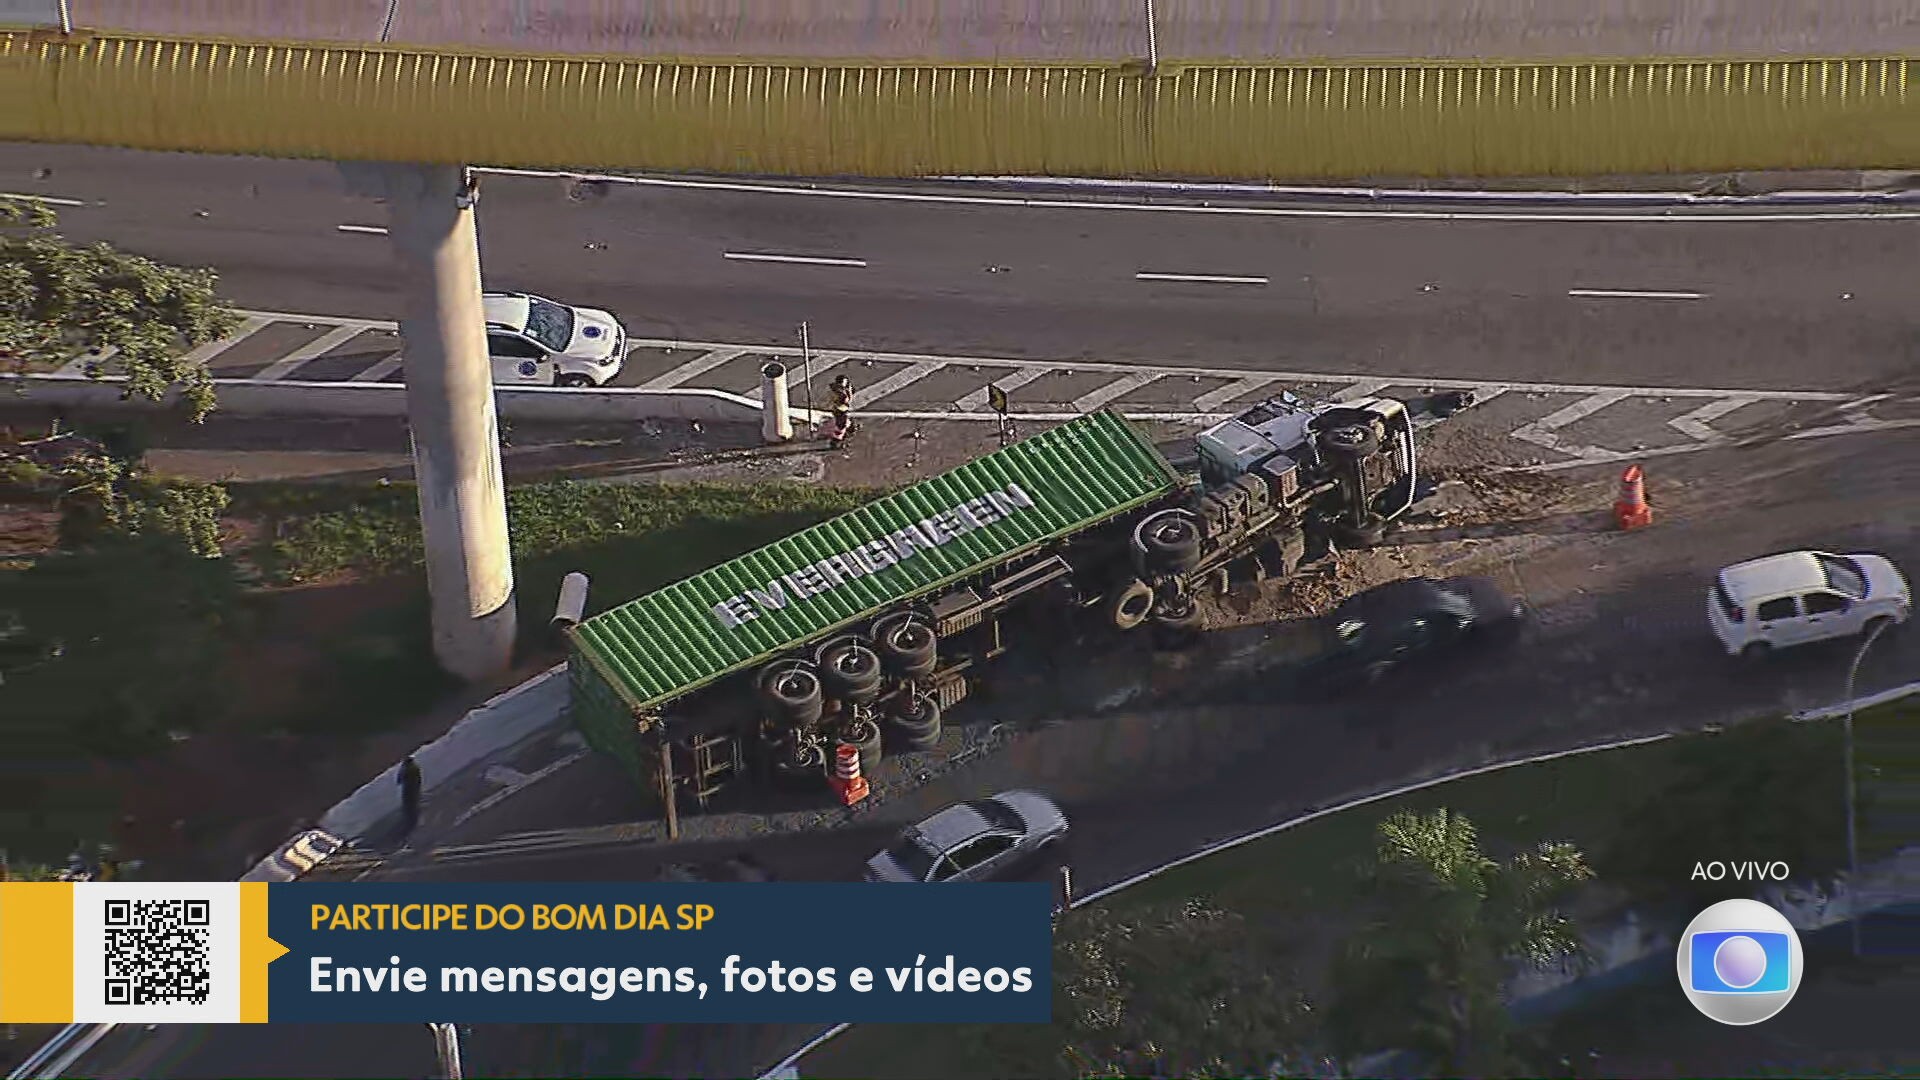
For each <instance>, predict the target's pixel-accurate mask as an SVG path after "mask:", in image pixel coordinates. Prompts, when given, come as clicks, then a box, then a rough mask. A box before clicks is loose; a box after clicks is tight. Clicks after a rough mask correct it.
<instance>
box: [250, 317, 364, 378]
mask: <svg viewBox="0 0 1920 1080" xmlns="http://www.w3.org/2000/svg"><path fill="white" fill-rule="evenodd" d="M361 333H362V330H361V328H360V327H358V326H336V327H334V328H333V329H332V330H329V331H327V332H326V333H324V334H322V335H320V336H319V337H317V338H315V339H314V340H312V341H309V342H307V343H306V344H305V345H302V346H300V347H299V348H297V349H295V350H293V351H292V352H290V353H288V354H287V355H285V356H283V357H281V358H280V359H278V360H275V361H274V362H273V363H271V364H268V365H267V366H266V367H264V368H262V369H261V370H260V374H258V375H255V376H254V378H256V379H265V380H267V381H272V380H274V379H284V378H286V377H287V376H288V375H289V374H291V373H292V371H293V369H294V368H297V367H299V366H300V365H302V364H304V363H306V362H307V361H309V360H313V359H316V358H318V357H321V356H325V355H326V354H327V353H330V352H332V351H333V350H335V349H337V348H339V347H340V346H342V345H345V344H346V343H347V342H349V341H352V340H353V339H354V338H357V337H359V336H360V334H361Z"/></svg>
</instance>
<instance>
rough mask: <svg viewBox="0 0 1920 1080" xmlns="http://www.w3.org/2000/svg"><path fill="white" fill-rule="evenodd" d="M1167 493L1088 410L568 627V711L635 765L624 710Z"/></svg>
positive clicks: (1176, 480) (1130, 442)
mask: <svg viewBox="0 0 1920 1080" xmlns="http://www.w3.org/2000/svg"><path fill="white" fill-rule="evenodd" d="M1179 484H1180V477H1179V475H1178V474H1177V473H1176V472H1175V471H1174V470H1173V468H1172V467H1171V466H1169V465H1168V464H1167V462H1166V459H1165V458H1163V457H1161V455H1160V453H1159V452H1158V451H1157V450H1155V449H1154V447H1153V444H1152V443H1150V442H1148V441H1147V439H1146V437H1145V436H1144V435H1143V434H1142V433H1141V432H1140V431H1139V430H1137V429H1136V428H1134V427H1133V425H1132V424H1130V423H1128V422H1127V421H1126V420H1125V419H1124V418H1123V417H1121V416H1120V415H1119V414H1117V413H1111V412H1099V413H1091V414H1088V415H1086V416H1082V417H1079V418H1078V419H1075V420H1071V421H1068V422H1067V423H1065V424H1061V425H1060V426H1058V427H1055V428H1052V429H1050V430H1047V431H1043V432H1041V433H1039V434H1037V435H1033V436H1031V437H1029V438H1026V439H1023V440H1021V441H1020V442H1017V443H1015V444H1013V445H1012V446H1009V447H1006V448H1005V449H1002V450H997V451H995V452H993V453H990V454H988V455H986V456H985V457H982V458H978V459H976V460H974V461H970V462H968V463H966V464H965V465H962V466H960V467H959V468H957V469H954V470H953V471H952V472H949V473H945V474H942V475H940V476H936V477H933V478H931V479H928V480H922V481H920V482H919V483H917V484H914V485H913V486H911V487H908V488H905V489H903V490H901V491H897V492H895V493H893V494H891V495H888V496H886V497H884V498H881V499H877V500H875V501H874V502H871V503H868V504H867V505H866V506H863V507H861V508H859V509H857V510H853V511H850V512H848V513H846V514H842V515H840V516H839V517H836V518H833V519H832V520H830V521H824V522H821V523H820V524H818V525H815V526H812V527H811V528H808V529H804V530H802V531H800V532H797V533H795V534H793V535H792V536H788V537H784V538H782V539H780V540H777V541H775V542H774V543H771V544H768V545H767V546H766V547H763V548H761V549H759V550H758V551H753V552H749V553H748V554H745V555H742V556H740V557H738V558H736V559H733V560H731V561H729V562H725V563H722V564H720V565H719V566H715V567H713V568H712V569H709V570H705V571H702V572H701V573H699V574H696V575H694V576H693V577H690V578H686V579H685V580H682V581H679V582H676V583H674V584H672V585H669V586H667V587H666V588H664V589H661V590H659V591H658V592H654V593H649V594H648V595H646V596H642V597H639V598H638V599H635V600H630V601H628V602H627V603H625V604H622V605H620V606H619V607H616V608H613V609H611V610H608V611H605V612H603V613H601V614H599V615H596V616H594V617H593V618H591V619H587V620H586V621H584V622H582V623H580V624H579V625H578V626H576V627H574V628H573V630H572V632H571V634H570V637H571V640H572V648H571V654H570V657H569V665H570V667H571V677H572V685H573V710H574V717H575V723H576V724H578V725H579V726H580V728H581V730H582V732H583V733H584V734H585V735H586V737H587V739H588V741H589V742H590V743H591V744H593V745H594V746H595V747H596V748H598V749H600V750H602V751H605V752H607V753H610V754H612V755H614V756H615V757H617V758H620V759H621V760H622V761H624V762H625V763H626V764H628V766H629V767H634V766H636V765H637V761H636V760H635V750H634V747H633V744H632V740H631V738H630V735H631V733H632V731H633V725H632V716H633V714H634V712H635V711H636V710H641V709H652V708H655V707H657V706H659V705H661V704H663V703H665V702H668V701H671V700H672V699H674V698H677V697H680V696H682V695H684V694H687V693H689V692H691V691H694V690H697V689H699V688H701V687H703V686H706V685H708V684H710V683H712V682H714V681H715V680H717V679H720V678H722V677H724V676H726V675H729V674H731V673H733V672H736V671H739V670H741V669H743V668H748V667H751V666H753V665H755V664H756V663H758V662H760V661H761V660H762V659H764V658H766V657H768V656H769V655H771V654H777V653H780V652H782V651H784V650H787V649H790V648H793V647H795V646H798V645H801V644H804V643H805V642H808V641H812V640H815V639H817V638H820V637H822V636H824V635H826V634H828V633H829V632H832V631H834V630H837V629H839V628H841V627H846V626H851V625H854V624H857V623H859V622H861V621H862V620H864V619H867V618H869V617H871V616H872V615H874V614H875V613H876V612H879V611H881V610H883V609H885V608H887V607H889V606H891V605H893V604H897V603H899V602H900V601H902V600H907V599H910V598H913V597H917V596H921V595H923V594H926V593H929V592H932V591H934V590H937V589H939V588H941V587H942V586H944V585H947V584H949V583H951V582H955V581H959V580H963V579H965V578H968V577H971V576H972V575H974V574H977V573H979V572H981V571H982V570H985V569H987V568H988V567H991V566H994V565H996V564H998V563H1001V562H1003V561H1005V560H1007V559H1009V558H1012V557H1014V556H1016V555H1019V554H1021V553H1023V552H1027V551H1030V550H1032V549H1034V548H1036V547H1039V546H1040V545H1043V544H1046V543H1049V542H1051V541H1054V540H1058V539H1060V538H1062V537H1066V536H1070V535H1072V534H1074V533H1076V532H1079V531H1081V530H1082V529H1085V528H1087V527H1088V526H1090V525H1093V524H1096V523H1098V522H1101V521H1104V520H1107V519H1109V518H1112V517H1114V516H1116V515H1119V514H1123V513H1125V512H1127V511H1129V510H1132V509H1134V508H1136V507H1139V506H1142V505H1145V504H1147V503H1150V502H1153V501H1155V500H1157V499H1160V498H1161V497H1163V496H1165V495H1166V494H1167V493H1169V492H1170V491H1172V490H1174V489H1175V488H1176V487H1178V486H1179Z"/></svg>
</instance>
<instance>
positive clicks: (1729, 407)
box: [1667, 397, 1754, 442]
mask: <svg viewBox="0 0 1920 1080" xmlns="http://www.w3.org/2000/svg"><path fill="white" fill-rule="evenodd" d="M1753 401H1754V399H1753V398H1750V397H1737V398H1727V399H1725V400H1723V401H1709V402H1707V403H1706V404H1705V405H1702V406H1700V407H1699V408H1697V409H1695V410H1693V411H1692V412H1690V413H1687V414H1686V415H1685V416H1676V417H1674V418H1673V419H1671V420H1669V421H1667V425H1668V426H1669V427H1672V428H1673V429H1674V430H1676V431H1678V432H1680V433H1681V434H1683V435H1686V436H1687V437H1689V438H1692V439H1696V440H1698V441H1700V442H1716V441H1718V440H1720V439H1724V438H1726V437H1727V436H1725V435H1723V434H1721V433H1720V432H1718V431H1715V430H1713V428H1711V427H1708V426H1707V425H1709V424H1711V423H1713V422H1714V421H1715V420H1718V419H1720V418H1721V417H1723V416H1725V415H1727V414H1728V413H1730V412H1732V411H1733V410H1735V409H1738V408H1740V407H1741V406H1743V405H1751V404H1753Z"/></svg>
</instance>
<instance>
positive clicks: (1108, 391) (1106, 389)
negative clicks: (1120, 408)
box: [1073, 371, 1162, 413]
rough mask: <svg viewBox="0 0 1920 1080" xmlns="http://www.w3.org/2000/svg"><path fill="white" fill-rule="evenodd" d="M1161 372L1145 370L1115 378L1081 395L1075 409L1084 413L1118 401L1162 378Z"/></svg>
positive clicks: (1077, 399)
mask: <svg viewBox="0 0 1920 1080" xmlns="http://www.w3.org/2000/svg"><path fill="white" fill-rule="evenodd" d="M1161 374H1162V373H1161V372H1158V371H1143V372H1141V373H1140V374H1138V375H1129V376H1127V377H1126V378H1124V379H1115V380H1114V381H1112V382H1110V383H1108V384H1107V385H1105V386H1103V387H1101V388H1100V389H1098V390H1095V391H1094V392H1092V393H1090V394H1082V395H1081V396H1080V397H1078V398H1076V399H1074V402H1073V411H1074V412H1083V413H1087V412H1092V411H1094V410H1095V409H1098V408H1099V407H1101V406H1102V405H1105V404H1106V403H1107V402H1109V401H1117V400H1119V399H1120V398H1123V397H1126V396H1127V395H1128V394H1131V393H1133V392H1134V391H1135V390H1138V389H1140V388H1141V387H1143V386H1145V385H1147V384H1148V383H1150V382H1153V381H1154V380H1155V379H1158V378H1160V376H1161Z"/></svg>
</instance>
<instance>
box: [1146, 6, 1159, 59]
mask: <svg viewBox="0 0 1920 1080" xmlns="http://www.w3.org/2000/svg"><path fill="white" fill-rule="evenodd" d="M1146 5H1147V74H1148V75H1152V74H1154V73H1155V72H1157V71H1159V70H1160V30H1159V28H1158V27H1156V26H1155V25H1154V23H1155V21H1156V20H1155V19H1154V17H1153V0H1146Z"/></svg>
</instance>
